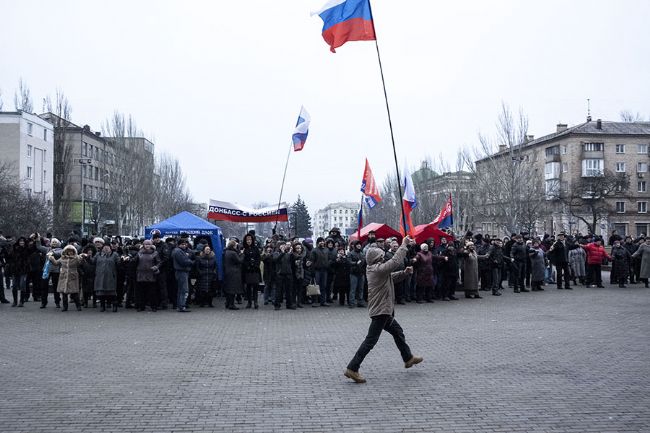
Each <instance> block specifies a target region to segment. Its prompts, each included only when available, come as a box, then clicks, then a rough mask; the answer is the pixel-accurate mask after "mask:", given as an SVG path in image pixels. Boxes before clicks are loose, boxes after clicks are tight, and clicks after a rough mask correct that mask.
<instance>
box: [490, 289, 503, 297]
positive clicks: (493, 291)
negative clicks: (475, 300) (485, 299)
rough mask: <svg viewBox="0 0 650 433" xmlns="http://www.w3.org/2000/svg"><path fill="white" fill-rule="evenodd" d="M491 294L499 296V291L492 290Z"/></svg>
mask: <svg viewBox="0 0 650 433" xmlns="http://www.w3.org/2000/svg"><path fill="white" fill-rule="evenodd" d="M492 296H501V293H499V292H498V291H497V290H492Z"/></svg>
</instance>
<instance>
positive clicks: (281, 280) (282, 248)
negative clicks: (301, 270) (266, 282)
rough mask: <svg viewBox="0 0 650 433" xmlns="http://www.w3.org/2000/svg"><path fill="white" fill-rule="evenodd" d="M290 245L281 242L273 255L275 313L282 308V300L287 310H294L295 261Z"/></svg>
mask: <svg viewBox="0 0 650 433" xmlns="http://www.w3.org/2000/svg"><path fill="white" fill-rule="evenodd" d="M291 248H292V247H291V244H290V243H288V242H281V243H280V245H279V246H278V250H277V251H276V252H275V253H274V254H273V261H274V262H275V271H276V278H277V279H276V281H277V286H276V290H275V302H274V307H275V308H274V309H275V310H276V311H277V310H279V309H280V308H281V306H282V299H285V306H286V308H287V310H295V309H296V306H295V305H294V304H293V303H294V302H295V299H296V296H295V293H294V283H293V276H294V274H295V260H294V257H293V255H292V254H291Z"/></svg>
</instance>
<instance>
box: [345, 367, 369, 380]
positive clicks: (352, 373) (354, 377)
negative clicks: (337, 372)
mask: <svg viewBox="0 0 650 433" xmlns="http://www.w3.org/2000/svg"><path fill="white" fill-rule="evenodd" d="M343 375H344V376H345V377H347V378H350V379H352V380H354V381H355V382H356V383H366V379H365V378H364V377H363V376H361V374H360V373H359V372H358V371H352V370H350V369H349V368H346V369H345V372H344V373H343Z"/></svg>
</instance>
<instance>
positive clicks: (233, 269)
mask: <svg viewBox="0 0 650 433" xmlns="http://www.w3.org/2000/svg"><path fill="white" fill-rule="evenodd" d="M243 263H244V255H243V254H240V253H239V250H238V249H237V242H236V241H235V240H232V239H231V240H229V241H228V244H227V245H226V250H225V251H224V253H223V291H224V293H225V295H226V308H227V309H229V310H239V308H238V307H236V306H235V296H236V295H241V294H242V293H244V288H243V285H242V264H243Z"/></svg>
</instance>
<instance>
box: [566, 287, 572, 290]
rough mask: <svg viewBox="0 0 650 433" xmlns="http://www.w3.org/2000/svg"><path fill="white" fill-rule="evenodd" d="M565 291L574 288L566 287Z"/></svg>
mask: <svg viewBox="0 0 650 433" xmlns="http://www.w3.org/2000/svg"><path fill="white" fill-rule="evenodd" d="M564 290H573V288H572V287H565V288H564Z"/></svg>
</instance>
